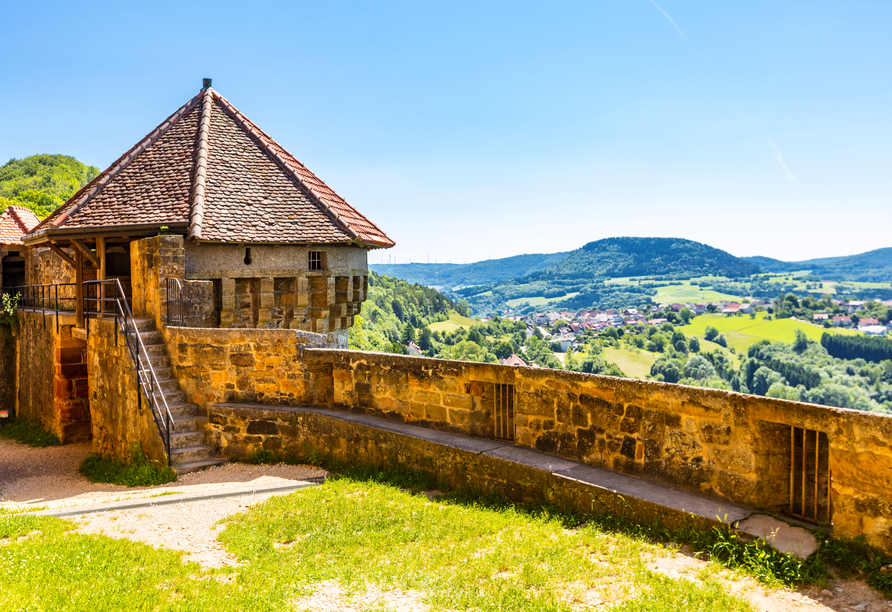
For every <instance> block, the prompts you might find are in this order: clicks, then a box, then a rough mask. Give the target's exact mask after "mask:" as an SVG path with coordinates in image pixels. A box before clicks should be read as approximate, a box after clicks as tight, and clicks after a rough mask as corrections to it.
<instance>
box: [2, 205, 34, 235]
mask: <svg viewBox="0 0 892 612" xmlns="http://www.w3.org/2000/svg"><path fill="white" fill-rule="evenodd" d="M10 208H13V207H12V206H8V207H7V208H6V210H9V209H10ZM9 216H10V217H12V218H13V219H14V220H15V222H16V223H18V225H19V227H20V228H22V230H23V233H24V234H27V233H28V232H29V231H30V230H29V229H28V228H27V227H26V226H25V223H24V222H23V221H22V219H21V217H19V211H18V210H16V209H14V208H13V210H9Z"/></svg>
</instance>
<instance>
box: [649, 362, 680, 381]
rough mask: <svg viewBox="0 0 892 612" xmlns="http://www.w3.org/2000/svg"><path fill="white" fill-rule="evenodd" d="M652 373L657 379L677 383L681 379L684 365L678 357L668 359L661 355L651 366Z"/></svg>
mask: <svg viewBox="0 0 892 612" xmlns="http://www.w3.org/2000/svg"><path fill="white" fill-rule="evenodd" d="M650 375H651V376H653V377H654V378H655V379H656V380H662V381H665V382H668V383H677V382H678V381H679V380H681V375H682V365H681V361H680V360H678V359H667V358H666V357H660V358H659V359H657V360H656V361H655V362H654V364H653V365H652V366H650Z"/></svg>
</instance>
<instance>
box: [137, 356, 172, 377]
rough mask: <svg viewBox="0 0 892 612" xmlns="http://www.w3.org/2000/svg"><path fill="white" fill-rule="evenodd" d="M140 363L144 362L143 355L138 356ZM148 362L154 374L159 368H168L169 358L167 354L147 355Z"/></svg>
mask: <svg viewBox="0 0 892 612" xmlns="http://www.w3.org/2000/svg"><path fill="white" fill-rule="evenodd" d="M140 363H142V364H145V357H140ZM149 363H150V364H152V369H153V370H155V374H156V375H157V374H158V371H159V370H169V369H170V367H171V365H170V358H169V357H168V356H167V355H156V356H154V357H152V356H149Z"/></svg>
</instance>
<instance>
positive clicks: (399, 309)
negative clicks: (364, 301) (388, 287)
mask: <svg viewBox="0 0 892 612" xmlns="http://www.w3.org/2000/svg"><path fill="white" fill-rule="evenodd" d="M390 307H391V308H392V309H393V314H395V315H396V318H397V319H399V320H400V322H402V321H405V320H406V313H405V311H404V310H403V305H402V304H401V303H400V301H399V300H397V299H394V300H393V301H392V302H390Z"/></svg>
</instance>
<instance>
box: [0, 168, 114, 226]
mask: <svg viewBox="0 0 892 612" xmlns="http://www.w3.org/2000/svg"><path fill="white" fill-rule="evenodd" d="M98 175H99V169H98V168H95V167H94V166H85V165H84V164H82V163H81V162H79V161H77V160H76V159H74V158H73V157H70V156H68V155H32V156H31V157H26V158H24V159H15V158H13V159H10V160H9V161H8V162H6V163H5V164H4V165H3V166H0V210H5V209H6V207H7V206H10V205H13V204H15V205H16V206H23V207H25V208H29V209H31V210H32V211H34V213H35V214H36V215H37V216H38V217H40V218H41V219H43V218H45V217H46V216H48V215H49V214H50V213H51V212H53V211H54V210H56V209H57V208H59V207H60V206H61V205H62V204H64V203H65V201H66V200H68V198H70V197H71V196H73V195H74V194H75V193H77V191H78V190H79V189H80V188H81V187H83V186H84V185H86V184H87V183H89V182H90V181H92V180H93V179H94V178H96V177H97V176H98Z"/></svg>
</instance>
